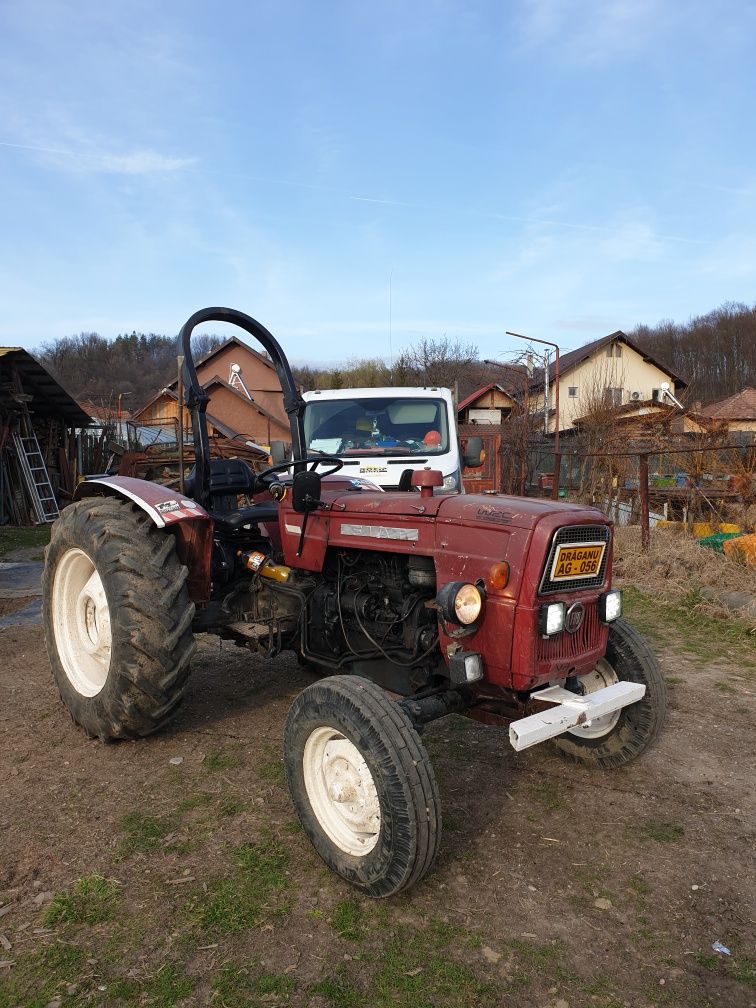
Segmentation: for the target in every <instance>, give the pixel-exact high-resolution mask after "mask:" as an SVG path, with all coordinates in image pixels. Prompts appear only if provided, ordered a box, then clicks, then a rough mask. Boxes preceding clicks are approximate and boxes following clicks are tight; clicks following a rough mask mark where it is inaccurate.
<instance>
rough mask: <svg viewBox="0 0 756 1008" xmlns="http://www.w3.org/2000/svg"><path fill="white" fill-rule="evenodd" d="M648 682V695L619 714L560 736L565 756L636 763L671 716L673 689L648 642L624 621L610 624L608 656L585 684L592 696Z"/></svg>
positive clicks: (604, 765)
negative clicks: (614, 686)
mask: <svg viewBox="0 0 756 1008" xmlns="http://www.w3.org/2000/svg"><path fill="white" fill-rule="evenodd" d="M620 680H624V681H627V682H634V683H643V685H644V686H645V687H646V692H645V695H644V696H643V698H642V699H641V700H638V702H637V703H634V704H630V705H629V706H628V707H623V708H622V709H621V710H620V711H618V712H617V713H615V714H609V715H605V716H604V717H603V718H596V719H595V720H594V721H593V722H589V724H588V725H587V726H585V727H581V728H575V729H573V730H572V731H570V732H568V733H566V734H564V735H560V736H559V737H558V738H556V739H555V740H554V742H553V745H554V746H556V748H557V749H558V750H559V752H560V753H561V754H562V755H563V756H566V757H567V758H568V759H572V760H574V761H576V762H578V763H586V764H588V765H589V766H595V767H600V768H601V769H610V768H612V767H619V766H623V765H624V764H625V763H629V762H630V760H633V759H636V758H637V757H638V756H640V755H641V754H642V753H644V752H645V751H646V749H648V747H649V746H650V745H652V743H653V742H654V741H655V740H656V738H657V736H658V735H659V732H660V731H661V730H662V727H663V725H664V719H665V717H666V714H667V687H666V684H665V682H664V676H663V675H662V671H661V668H660V667H659V663H658V661H657V660H656V657H655V656H654V654H653V652H652V651H651V649H650V648H649V646H648V644H647V643H646V641H645V639H644V638H643V637H641V635H640V634H639V633H638V631H637V630H635V629H633V627H632V626H631V625H630V624H629V623H628V622H627V621H626V620H624V619H618V620H616V621H615V622H614V623H611V624H610V626H609V640H608V642H607V647H606V656H605V658H603V659H602V660H601V661H600V662H599V663H598V664H597V665H596V668H595V669H594V670H593V672H591V673H590V674H589V675H587V676H583V681H581V685H582V686H583V689H584V691H585V692H586V693H590V692H592V691H593V690H594V689H600V688H601V687H603V686H610V685H611V684H612V683H613V682H619V681H620Z"/></svg>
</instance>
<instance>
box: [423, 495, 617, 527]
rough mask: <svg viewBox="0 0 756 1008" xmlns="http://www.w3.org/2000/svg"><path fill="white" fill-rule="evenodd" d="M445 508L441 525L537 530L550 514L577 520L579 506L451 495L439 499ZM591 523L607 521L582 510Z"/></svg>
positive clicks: (593, 510)
mask: <svg viewBox="0 0 756 1008" xmlns="http://www.w3.org/2000/svg"><path fill="white" fill-rule="evenodd" d="M438 500H439V501H440V502H441V506H440V507H439V509H438V512H437V521H438V522H450V523H452V524H454V525H464V526H466V527H468V528H470V527H473V528H488V529H491V528H501V527H502V526H512V527H514V528H520V529H533V528H535V526H536V524H537V523H538V522H539V521H540V520H541V519H542V518H544V517H545V516H546V515H553V516H554V517H555V518H556V519H557V520H559V519H560V518H563V519H564V520H570V519H573V520H574V516H575V511H576V506H575V505H574V504H562V503H559V502H557V501H552V500H537V499H535V498H527V497H509V496H507V495H506V494H451V495H449V496H446V497H439V498H438ZM579 510H580V511H581V512H582V513H583V514H584V517H585V518H586V519H587V520H591V519H592V520H594V521H595V520H597V519H600V520H601V521H605V520H606V519H605V517H604V516H603V515H602V514H601V512H600V511H599V510H597V509H596V508H591V507H587V508H586V507H580V508H579Z"/></svg>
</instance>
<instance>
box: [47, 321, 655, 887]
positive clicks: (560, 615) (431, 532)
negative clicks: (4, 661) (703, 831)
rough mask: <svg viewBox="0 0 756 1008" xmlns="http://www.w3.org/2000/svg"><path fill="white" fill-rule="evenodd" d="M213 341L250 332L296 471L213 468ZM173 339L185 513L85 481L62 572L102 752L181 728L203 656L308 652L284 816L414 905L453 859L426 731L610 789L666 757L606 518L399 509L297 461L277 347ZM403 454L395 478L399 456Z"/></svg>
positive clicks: (59, 645)
mask: <svg viewBox="0 0 756 1008" xmlns="http://www.w3.org/2000/svg"><path fill="white" fill-rule="evenodd" d="M210 321H222V322H230V323H233V324H235V325H237V326H239V327H241V328H242V329H243V330H245V331H246V332H247V333H249V334H250V335H252V336H254V337H256V338H257V339H258V340H259V342H260V343H261V344H262V346H263V348H264V349H265V350H266V351H267V352H268V354H269V355H270V358H271V360H272V361H273V363H274V365H275V367H276V369H277V372H278V376H279V378H280V381H281V386H282V389H283V393H284V404H285V407H286V411H287V413H288V414H289V417H290V418H291V434H292V449H293V458H292V461H291V462H289V461H286V462H284V463H282V464H281V465H277V466H273V467H271V468H269V469H266V470H265V471H264V472H262V473H258V474H255V473H254V472H253V471H252V470H251V469H250V468H249V467H248V466H247V465H246V463H244V462H243V461H241V460H238V459H231V460H227V459H224V460H211V459H210V456H209V449H208V437H207V426H206V419H205V411H206V408H207V394H206V393H205V392H204V390H203V389H202V388H201V386H200V385H199V382H198V381H197V375H196V371H195V368H194V362H193V360H192V354H191V345H190V340H191V335H192V331H193V329H194V328H195V327H196V326H197V325H200V324H201V323H204V322H210ZM179 339H180V341H181V345H182V350H183V354H184V360H185V364H184V367H185V378H186V388H187V392H188V395H187V405H188V407H189V409H190V411H191V414H192V428H193V437H194V445H195V457H196V464H195V468H194V471H193V473H192V474H191V475H190V477H189V479H188V480H187V484H186V487H185V492H184V493H178V494H177V493H175V492H174V491H172V490H169V489H167V488H166V487H163V486H159V485H157V484H154V483H147V482H144V481H142V480H137V479H128V478H126V477H117V476H116V477H103V478H96V479H90V480H87V481H86V482H84V483H82V484H81V485H80V486H79V490H78V494H77V497H78V499H77V500H76V502H75V503H74V504H73V505H72V506H71V507H68V508H66V510H65V511H64V512H63V515H62V516H61V518H60V519H59V520H58V521H57V522H56V523H55V525H54V527H53V532H52V541H51V543H50V546H49V548H48V551H47V556H46V566H45V575H44V615H45V634H46V640H47V649H48V653H49V656H50V661H51V664H52V669H53V675H54V677H55V681H56V684H57V686H58V689H59V690H60V694H61V697H62V699H63V702H64V703H65V705H66V706H67V707H68V710H69V711H70V713H71V716H72V717H73V719H74V720H75V721H76V722H77V723H78V724H79V725H81V727H82V728H83V729H84V731H85V732H87V733H88V734H89V735H91V736H96V737H99V738H100V739H103V740H106V741H109V740H115V739H133V738H137V737H139V736H143V735H149V734H150V733H152V732H154V731H157V730H158V729H160V728H162V727H163V725H165V724H166V723H167V722H168V721H169V720H170V719H171V718H172V717H174V715H175V714H176V712H177V710H178V709H179V707H180V705H181V702H182V699H183V696H184V692H185V690H186V685H187V678H188V675H189V662H190V660H191V657H192V653H193V651H194V647H195V644H194V635H195V634H196V633H214V634H218V635H219V636H221V637H224V638H226V639H229V640H233V641H236V642H237V643H239V644H242V645H244V646H248V647H251V648H252V649H253V650H258V651H259V650H261V649H262V650H263V651H264V653H265V654H266V655H267V656H268V657H270V658H274V657H275V656H276V655H277V654H278V653H279V652H280V651H282V650H284V649H289V650H293V651H295V652H296V653H297V655H298V656H299V659H300V661H302V662H303V663H305V664H307V666H308V667H310V668H311V669H314V670H316V671H317V672H318V674H320V675H322V676H324V678H319V679H318V680H317V681H314V682H313V684H312V685H310V686H308V687H307V689H305V690H304V691H303V692H302V693H300V694H299V696H298V697H296V699H295V700H294V702H293V704H292V706H291V710H290V711H289V715H288V717H287V719H286V726H285V729H284V754H285V763H286V770H287V776H288V783H289V789H290V791H291V797H292V799H293V802H294V805H295V807H296V810H297V813H298V815H299V818H300V820H301V822H302V825H303V827H304V829H305V831H306V833H307V835H308V837H309V838H310V840H311V841H312V844H313V846H314V847H315V849H316V851H317V852H318V854H319V855H320V856H321V857H322V858H323V860H324V861H325V862H326V864H328V865H329V866H330V867H331V868H332V869H333V870H334V871H335V872H337V873H338V874H339V875H341V876H342V877H343V878H345V879H346V880H347V881H349V882H350V883H352V884H353V885H355V886H357V887H358V888H359V889H361V890H363V891H364V892H365V893H367V894H369V895H372V896H389V895H391V894H393V893H396V892H399V891H400V890H402V889H405V888H407V887H408V886H411V885H413V884H414V883H415V882H417V881H418V880H419V879H421V878H422V877H423V875H424V874H425V873H426V872H427V871H428V869H429V868H430V866H431V865H432V863H433V860H434V858H435V856H436V852H437V850H438V846H439V842H440V835H441V812H440V803H439V795H438V789H437V786H436V781H435V778H434V773H433V768H432V766H431V764H430V762H429V759H428V755H427V753H426V751H425V748H424V746H423V743H422V740H421V734H422V730H423V726H424V725H425V724H427V723H428V722H430V721H433V720H435V719H437V718H440V717H444V716H445V715H447V714H450V713H455V712H456V713H461V714H466V715H467V716H469V717H472V718H476V719H478V720H480V721H483V722H485V723H487V724H493V725H502V726H508V728H509V740H510V742H511V744H512V745H513V746H514V748H515V749H517V750H520V749H524V748H526V747H528V746H531V745H534V744H536V743H538V742H542V741H545V740H547V739H553V744H554V745H555V746H556V748H557V749H558V750H559V751H561V752H562V753H563V754H564V755H565V756H566V757H568V758H570V759H573V760H578V761H580V762H582V763H586V764H588V765H590V766H595V767H601V768H610V767H617V766H621V765H622V764H624V763H627V762H628V761H629V760H631V759H634V758H635V757H636V756H639V755H640V754H641V753H642V752H643V751H644V750H645V749H646V748H647V747H648V746H649V745H650V743H651V742H653V740H654V739H655V738H656V736H657V735H658V733H659V731H660V730H661V726H662V723H663V720H664V714H665V706H666V698H665V689H664V680H663V678H662V675H661V673H660V670H659V666H658V664H657V662H656V660H655V658H654V657H653V655H652V654H651V652H650V651H649V649H648V647H647V645H646V644H645V642H644V641H643V640H642V638H641V637H639V635H638V634H637V633H636V632H635V631H634V630H633V629H632V627H631V626H630V625H629V624H628V623H626V622H625V621H624V620H623V619H622V616H621V610H622V600H621V596H620V593H619V592H618V591H616V590H613V589H612V588H611V565H612V525H611V522H610V521H609V520H608V519H607V518H606V517H605V516H604V515H603V514H602V513H601V512H599V511H597V510H595V509H593V508H589V507H580V506H573V505H570V504H558V503H554V502H551V501H540V500H528V499H526V498H520V497H507V496H503V495H485V496H478V495H470V494H468V495H464V494H442V493H438V492H436V491H437V488H438V487H439V484H440V482H441V475H440V473H438V472H437V471H434V470H433V469H432V468H430V467H429V466H426V467H424V468H416V469H415V470H414V471H412V472H411V473H407V474H406V475H407V476H408V478H407V479H405V480H404V481H403V485H404V486H406V487H408V489H406V490H403V491H398V492H393V493H384V492H382V491H380V490H379V489H378V488H375V487H371V485H370V484H368V483H366V482H365V481H363V480H359V479H353V478H351V477H349V478H344V477H343V476H342V475H339V470H340V469H341V468H342V466H343V460H342V459H341V458H339V457H336V456H327V455H323V454H317V455H312V454H309V455H308V453H307V451H306V450H305V445H306V443H307V441H306V420H307V417H306V404H305V403H304V402H303V400H302V398H301V397H300V395H299V394H298V392H297V389H296V385H295V383H294V380H293V378H292V374H291V370H290V368H289V364H288V362H287V360H286V357H285V355H284V353H283V351H282V349H281V347H280V346H279V344H278V343H277V341H276V340H275V339H274V338H273V336H272V335H271V334H270V333H269V332H268V330H267V329H265V327H264V326H262V325H261V324H260V323H259V322H256V321H255V320H254V319H252V318H250V317H249V316H247V315H244V314H242V313H241V312H238V311H234V310H231V309H226V308H208V309H205V310H203V311H200V312H197V313H196V314H194V315H193V316H192V317H191V318H190V319H189V320H188V321H187V322H186V324H185V325H184V327H183V328H182V330H181V334H180V337H179ZM395 454H396V455H397V459H398V460H399V463H398V464H401V454H402V451H401V446H399V447H397V448H396V452H395ZM419 461H420V463H422V462H424V461H426V460H419ZM414 464H415V465H417V464H418V461H417V460H415V461H414ZM321 470H324V471H321ZM240 499H242V500H246V501H247V502H248V503H246V504H244V506H239V502H240Z"/></svg>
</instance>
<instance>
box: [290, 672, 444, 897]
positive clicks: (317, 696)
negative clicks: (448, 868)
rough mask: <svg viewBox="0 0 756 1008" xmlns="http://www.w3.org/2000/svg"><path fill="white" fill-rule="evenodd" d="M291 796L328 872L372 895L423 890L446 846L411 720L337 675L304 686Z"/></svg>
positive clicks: (365, 685) (294, 726) (293, 729)
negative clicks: (420, 885) (440, 850)
mask: <svg viewBox="0 0 756 1008" xmlns="http://www.w3.org/2000/svg"><path fill="white" fill-rule="evenodd" d="M284 758H285V762H286V772H287V776H288V781H289V790H290V792H291V797H292V799H293V801H294V806H295V808H296V810H297V814H298V816H299V819H300V821H301V823H302V826H303V827H304V830H305V833H306V834H307V836H308V837H309V839H310V841H311V843H312V844H313V846H314V847H315V850H316V851H317V852H318V854H319V855H320V857H321V858H322V859H323V860H324V861H325V863H326V864H327V865H328V867H329V868H331V869H332V870H333V871H335V872H336V873H337V874H338V875H340V876H341V877H342V878H344V879H346V881H347V882H350V883H351V884H352V885H354V886H356V887H357V888H358V889H360V890H362V891H363V892H364V893H365V894H366V895H368V896H375V897H385V896H392V895H394V893H397V892H400V891H401V890H402V889H407V888H409V886H411V885H414V884H415V883H416V882H418V881H419V880H420V879H421V878H422V877H423V875H425V873H426V872H427V871H428V869H429V868H430V867H431V865H432V864H433V860H434V858H435V856H436V853H437V851H438V846H439V842H440V838H441V803H440V799H439V794H438V788H437V786H436V780H435V777H434V774H433V768H432V766H431V763H430V760H429V758H428V754H427V752H426V751H425V747H424V746H423V744H422V742H421V741H420V736H419V735H418V734H417V732H416V731H415V729H414V727H413V725H412V723H411V722H410V720H409V718H408V717H407V715H406V714H405V713H404V711H403V710H402V709H401V708H400V707H399V705H398V704H397V703H395V702H394V701H393V700H391V699H390V698H389V697H388V696H387V694H386V693H385V692H384V691H383V690H382V689H381V688H380V687H378V686H376V685H375V684H374V683H372V682H369V681H368V680H366V679H361V678H359V677H358V676H351V675H344V676H331V677H329V678H327V679H322V680H320V682H317V683H314V684H313V685H312V686H308V687H307V689H305V690H304V691H303V692H302V693H300V694H299V696H298V697H297V698H296V700H295V701H294V703H293V704H292V706H291V709H290V711H289V715H288V717H287V719H286V728H285V733H284Z"/></svg>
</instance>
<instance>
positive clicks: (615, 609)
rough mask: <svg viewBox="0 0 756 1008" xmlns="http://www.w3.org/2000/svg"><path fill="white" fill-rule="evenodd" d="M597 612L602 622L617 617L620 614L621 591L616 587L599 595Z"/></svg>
mask: <svg viewBox="0 0 756 1008" xmlns="http://www.w3.org/2000/svg"><path fill="white" fill-rule="evenodd" d="M598 613H599V619H600V620H601V622H602V623H611V622H612V621H613V620H616V619H619V617H620V616H621V615H622V592H621V591H620V590H619V589H618V588H615V589H613V590H612V591H608V592H604V594H603V595H599V600H598Z"/></svg>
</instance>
